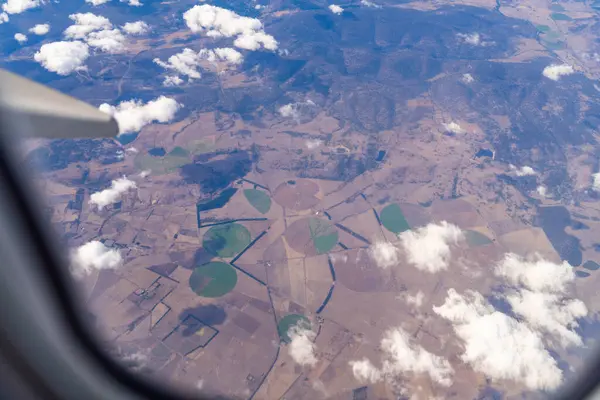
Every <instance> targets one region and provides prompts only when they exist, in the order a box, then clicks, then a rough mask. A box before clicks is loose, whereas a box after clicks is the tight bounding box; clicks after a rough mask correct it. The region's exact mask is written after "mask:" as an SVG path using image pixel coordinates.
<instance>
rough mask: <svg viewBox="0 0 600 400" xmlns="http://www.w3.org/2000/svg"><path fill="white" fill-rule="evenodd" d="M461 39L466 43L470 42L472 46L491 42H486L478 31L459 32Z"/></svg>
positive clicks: (485, 44)
mask: <svg viewBox="0 0 600 400" xmlns="http://www.w3.org/2000/svg"><path fill="white" fill-rule="evenodd" d="M456 36H457V37H458V38H459V39H461V40H462V41H463V42H464V43H466V44H470V45H472V46H487V45H488V44H490V43H489V42H485V41H483V40H481V35H480V34H479V33H477V32H474V33H468V34H466V33H459V34H457V35H456Z"/></svg>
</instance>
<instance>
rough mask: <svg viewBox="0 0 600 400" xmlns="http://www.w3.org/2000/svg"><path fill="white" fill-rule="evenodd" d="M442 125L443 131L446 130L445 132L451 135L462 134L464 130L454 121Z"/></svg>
mask: <svg viewBox="0 0 600 400" xmlns="http://www.w3.org/2000/svg"><path fill="white" fill-rule="evenodd" d="M443 125H444V129H445V130H446V132H452V133H457V134H458V133H463V132H464V130H463V129H462V128H461V127H460V125H459V124H457V123H456V122H454V121H451V122H449V123H447V124H443Z"/></svg>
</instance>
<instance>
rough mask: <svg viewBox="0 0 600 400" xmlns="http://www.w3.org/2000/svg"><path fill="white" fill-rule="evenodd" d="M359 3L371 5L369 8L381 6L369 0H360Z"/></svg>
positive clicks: (366, 5)
mask: <svg viewBox="0 0 600 400" xmlns="http://www.w3.org/2000/svg"><path fill="white" fill-rule="evenodd" d="M360 4H361V5H363V6H365V7H371V8H381V6H380V5H379V4H375V3H373V2H371V1H369V0H360Z"/></svg>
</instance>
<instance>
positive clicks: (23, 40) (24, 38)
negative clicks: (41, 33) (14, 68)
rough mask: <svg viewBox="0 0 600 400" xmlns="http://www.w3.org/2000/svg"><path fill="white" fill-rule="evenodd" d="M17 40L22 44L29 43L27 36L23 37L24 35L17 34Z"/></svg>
mask: <svg viewBox="0 0 600 400" xmlns="http://www.w3.org/2000/svg"><path fill="white" fill-rule="evenodd" d="M14 37H15V40H16V41H17V42H19V43H21V44H23V43H25V42H26V41H27V36H26V35H23V34H22V33H15V36H14Z"/></svg>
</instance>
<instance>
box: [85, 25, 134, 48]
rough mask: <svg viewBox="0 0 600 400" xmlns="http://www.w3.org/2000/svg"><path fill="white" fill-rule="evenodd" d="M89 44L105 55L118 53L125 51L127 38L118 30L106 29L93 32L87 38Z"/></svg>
mask: <svg viewBox="0 0 600 400" xmlns="http://www.w3.org/2000/svg"><path fill="white" fill-rule="evenodd" d="M86 41H87V44H88V45H90V46H92V47H95V48H98V49H100V50H101V51H103V52H105V53H118V52H121V51H123V50H125V42H126V39H125V36H124V35H123V34H122V33H121V31H120V30H118V29H110V30H109V29H104V30H101V31H97V32H91V33H90V34H88V36H87V39H86Z"/></svg>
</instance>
